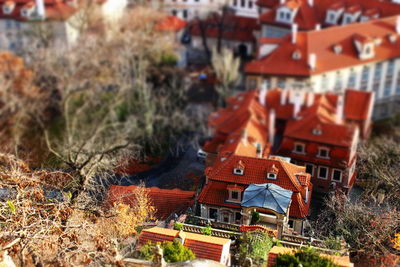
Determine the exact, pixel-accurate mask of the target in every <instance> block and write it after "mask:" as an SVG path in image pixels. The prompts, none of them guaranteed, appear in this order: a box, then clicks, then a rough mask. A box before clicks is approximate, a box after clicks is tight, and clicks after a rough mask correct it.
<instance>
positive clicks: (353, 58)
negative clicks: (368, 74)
mask: <svg viewBox="0 0 400 267" xmlns="http://www.w3.org/2000/svg"><path fill="white" fill-rule="evenodd" d="M399 6H400V5H399ZM395 25H396V17H390V18H385V19H379V20H373V21H368V22H364V23H354V24H350V25H346V27H342V26H337V27H331V28H326V29H322V30H317V31H309V32H299V33H298V34H297V41H296V43H295V44H293V43H292V40H291V36H290V35H288V36H286V37H284V38H283V40H282V43H281V44H280V45H279V46H278V47H277V48H276V49H275V50H274V51H272V52H271V53H270V54H269V55H267V56H265V57H263V58H261V59H257V60H253V61H251V62H250V63H248V64H246V66H245V72H246V73H248V74H258V75H288V76H310V75H314V74H320V73H324V72H327V71H332V70H336V69H342V68H347V67H351V66H356V65H360V64H366V63H369V62H375V61H383V60H387V59H391V58H395V57H399V56H400V42H397V41H396V42H392V41H391V40H389V38H388V36H389V35H393V36H396V37H397V36H398V34H397V33H396V30H395ZM356 34H357V35H361V36H374V38H380V39H381V43H380V45H378V46H375V49H374V50H375V55H374V57H372V58H370V59H360V58H359V54H358V51H357V49H356V48H355V45H354V36H357V35H356ZM337 44H340V45H341V47H342V51H341V52H340V53H335V51H334V50H333V49H332V47H333V46H334V45H337ZM295 50H299V51H300V52H301V58H300V59H294V58H293V52H294V51H295ZM310 54H315V56H316V66H315V68H313V69H312V68H310V67H309V64H308V58H309V55H310Z"/></svg>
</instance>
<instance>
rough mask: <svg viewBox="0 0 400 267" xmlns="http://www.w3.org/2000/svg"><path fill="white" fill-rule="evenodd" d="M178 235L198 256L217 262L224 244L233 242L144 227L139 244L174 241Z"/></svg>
mask: <svg viewBox="0 0 400 267" xmlns="http://www.w3.org/2000/svg"><path fill="white" fill-rule="evenodd" d="M176 237H180V238H182V239H184V241H183V242H184V243H183V245H184V246H185V247H188V248H190V249H191V250H192V251H193V252H194V254H195V255H196V258H202V259H210V260H214V261H217V262H220V261H221V257H222V253H223V252H224V246H229V245H230V243H231V241H230V239H226V238H220V237H214V236H205V235H201V234H194V233H189V232H183V231H176V230H172V229H166V228H160V227H153V228H150V229H144V230H143V231H142V232H141V234H140V237H139V244H140V245H143V244H146V243H147V242H153V243H157V242H163V241H173V240H174V239H175V238H176ZM227 251H229V250H227ZM226 256H228V255H226Z"/></svg>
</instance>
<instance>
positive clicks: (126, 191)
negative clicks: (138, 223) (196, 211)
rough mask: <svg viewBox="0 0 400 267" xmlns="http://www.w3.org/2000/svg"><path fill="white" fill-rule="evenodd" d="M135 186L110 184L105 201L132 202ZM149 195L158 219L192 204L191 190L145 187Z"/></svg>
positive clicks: (192, 193)
mask: <svg viewBox="0 0 400 267" xmlns="http://www.w3.org/2000/svg"><path fill="white" fill-rule="evenodd" d="M136 188H137V186H135V185H131V186H119V185H111V186H110V188H109V191H108V198H107V203H109V204H110V203H114V202H116V201H122V202H124V203H127V204H132V203H134V202H135V201H136V200H135V194H134V191H135V190H136ZM146 191H147V193H148V194H149V197H150V199H151V201H152V203H153V205H154V206H155V208H156V209H157V211H156V217H157V218H158V219H160V220H164V219H166V218H167V217H168V216H170V215H171V214H173V213H180V212H182V211H184V210H185V209H187V208H189V207H191V206H192V205H193V204H194V194H195V192H193V191H183V190H180V189H160V188H158V187H148V188H146Z"/></svg>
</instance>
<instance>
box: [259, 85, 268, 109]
mask: <svg viewBox="0 0 400 267" xmlns="http://www.w3.org/2000/svg"><path fill="white" fill-rule="evenodd" d="M267 92H268V91H267V87H266V86H265V85H264V84H263V86H262V87H261V90H260V92H259V94H258V101H259V102H260V104H261V105H262V106H265V100H266V98H267Z"/></svg>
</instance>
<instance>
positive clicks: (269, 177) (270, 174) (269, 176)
mask: <svg viewBox="0 0 400 267" xmlns="http://www.w3.org/2000/svg"><path fill="white" fill-rule="evenodd" d="M267 178H268V179H270V180H276V173H272V172H269V173H268V175H267Z"/></svg>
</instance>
